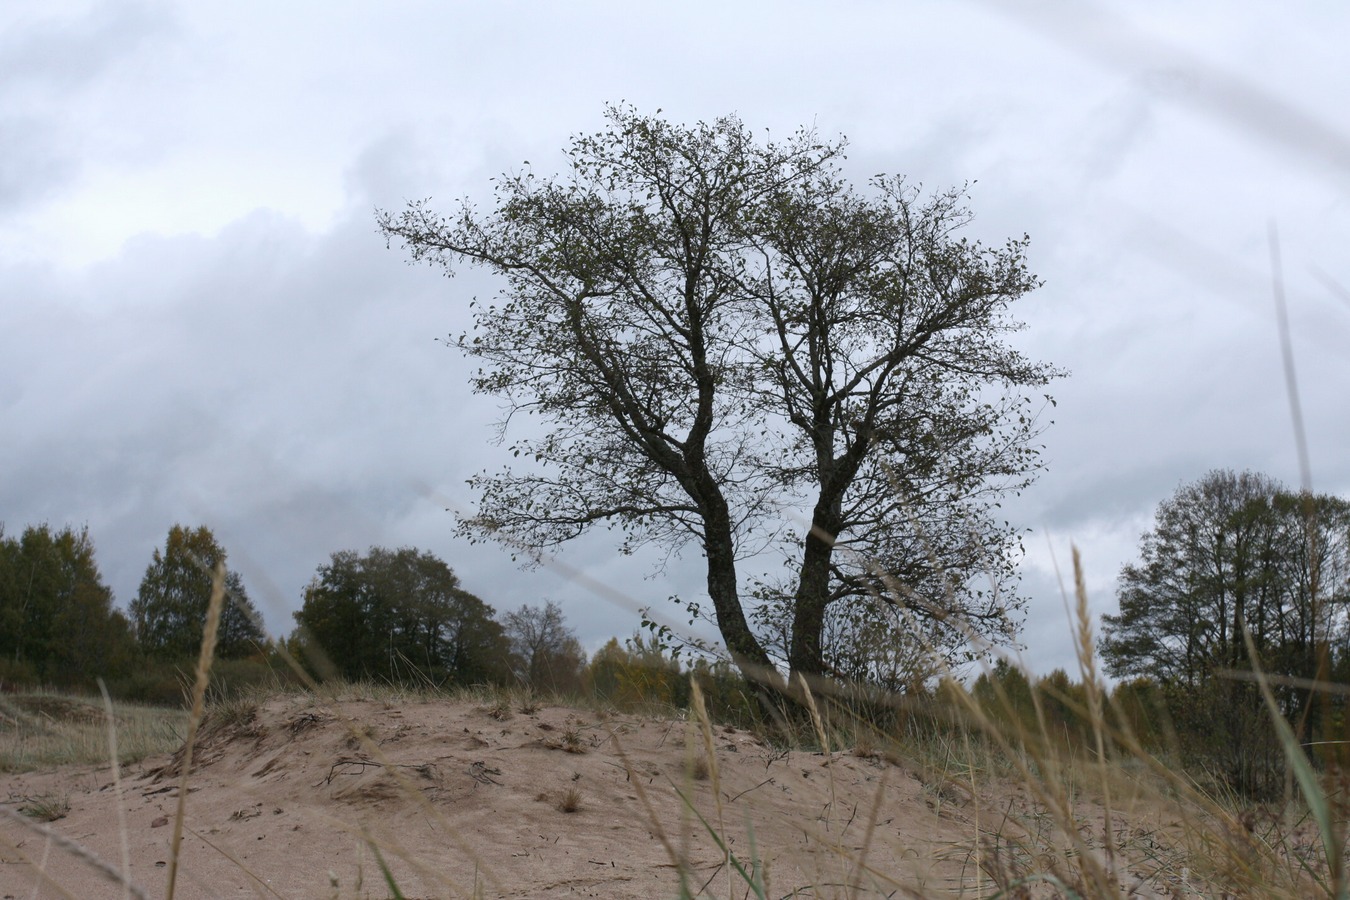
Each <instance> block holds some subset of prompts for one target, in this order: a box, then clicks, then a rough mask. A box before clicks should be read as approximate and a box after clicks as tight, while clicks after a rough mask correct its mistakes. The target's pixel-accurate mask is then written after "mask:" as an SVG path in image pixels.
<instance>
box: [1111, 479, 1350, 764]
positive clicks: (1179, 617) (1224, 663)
mask: <svg viewBox="0 0 1350 900" xmlns="http://www.w3.org/2000/svg"><path fill="white" fill-rule="evenodd" d="M1117 596H1118V598H1119V601H1120V612H1119V614H1117V615H1107V616H1103V617H1102V619H1103V636H1102V641H1101V650H1102V656H1103V658H1104V659H1105V661H1106V664H1107V668H1108V671H1110V672H1111V673H1112V674H1113V675H1116V676H1146V677H1148V678H1150V679H1152V680H1153V681H1154V682H1156V683H1157V684H1158V685H1159V687H1160V689H1161V690H1162V692H1163V693H1164V695H1165V696H1167V697H1168V698H1169V705H1170V708H1171V712H1172V715H1173V718H1174V720H1175V722H1176V726H1177V729H1178V731H1179V732H1182V733H1189V734H1191V735H1195V736H1203V738H1202V739H1201V740H1200V744H1201V745H1202V746H1201V747H1200V750H1202V751H1203V752H1206V753H1211V752H1220V751H1221V752H1222V754H1223V756H1224V758H1225V760H1226V762H1225V765H1226V766H1227V769H1228V771H1227V772H1226V774H1228V776H1229V777H1230V779H1231V780H1232V781H1233V782H1234V783H1235V785H1236V786H1238V787H1240V788H1242V789H1244V790H1246V789H1251V790H1258V791H1259V790H1263V789H1264V788H1265V787H1266V781H1268V779H1269V777H1270V771H1273V770H1272V769H1271V766H1270V763H1271V761H1272V760H1273V761H1278V760H1279V758H1280V749H1279V746H1278V745H1277V744H1275V743H1274V733H1273V731H1271V729H1270V724H1269V722H1268V717H1267V716H1266V714H1265V712H1264V710H1263V709H1262V707H1261V700H1260V697H1259V695H1258V693H1257V691H1256V688H1255V685H1254V684H1252V683H1251V682H1250V680H1244V679H1241V678H1235V677H1233V673H1234V672H1237V671H1241V670H1250V669H1251V668H1252V665H1253V660H1252V658H1251V656H1250V654H1249V653H1248V650H1247V646H1246V641H1245V639H1244V629H1246V630H1247V631H1249V632H1250V634H1251V640H1252V644H1253V646H1254V648H1255V650H1256V655H1257V658H1256V660H1255V661H1256V662H1258V663H1259V664H1260V666H1261V668H1262V669H1263V670H1265V671H1266V672H1268V673H1272V674H1274V675H1278V676H1288V677H1291V678H1293V679H1299V680H1302V681H1303V682H1304V683H1306V682H1307V681H1309V680H1317V679H1319V678H1320V679H1323V680H1324V679H1326V678H1327V677H1328V676H1329V675H1330V674H1331V672H1332V670H1333V668H1335V667H1337V666H1343V665H1344V664H1345V662H1346V659H1347V651H1350V633H1347V627H1348V626H1350V617H1348V613H1350V502H1347V501H1345V500H1343V499H1341V498H1338V497H1333V496H1329V495H1324V494H1317V495H1314V494H1309V493H1304V492H1293V491H1289V490H1287V489H1286V488H1284V487H1283V486H1282V485H1281V484H1280V483H1279V482H1277V481H1275V480H1274V479H1272V478H1270V477H1268V476H1265V475H1261V474H1258V473H1253V472H1242V473H1235V472H1231V471H1227V470H1216V471H1213V472H1210V473H1209V474H1207V475H1206V476H1204V477H1203V478H1201V479H1200V480H1199V481H1197V482H1195V483H1193V484H1187V485H1183V486H1182V487H1181V488H1180V489H1178V491H1177V492H1176V494H1175V495H1173V496H1172V497H1171V498H1170V499H1168V500H1166V501H1164V502H1163V503H1162V504H1160V505H1159V507H1158V511H1157V514H1156V516H1155V518H1154V525H1153V528H1152V529H1150V530H1149V531H1148V532H1146V533H1145V534H1144V535H1143V537H1142V538H1141V540H1140V560H1139V562H1137V563H1132V564H1129V565H1127V566H1125V567H1124V568H1123V569H1122V570H1121V573H1120V585H1119V589H1118V592H1117ZM1274 690H1275V693H1276V696H1277V699H1278V700H1279V701H1280V705H1281V707H1282V712H1283V713H1284V715H1285V716H1286V717H1287V718H1288V719H1289V720H1290V721H1291V722H1293V723H1294V724H1295V726H1296V727H1299V728H1302V729H1304V730H1305V734H1308V733H1318V732H1319V731H1320V729H1321V728H1322V724H1323V723H1321V722H1320V721H1319V712H1318V705H1317V704H1311V703H1310V701H1311V699H1312V695H1311V694H1310V693H1309V691H1308V690H1306V689H1302V688H1298V687H1295V686H1294V685H1293V684H1291V683H1290V682H1281V683H1279V684H1277V685H1275V686H1274Z"/></svg>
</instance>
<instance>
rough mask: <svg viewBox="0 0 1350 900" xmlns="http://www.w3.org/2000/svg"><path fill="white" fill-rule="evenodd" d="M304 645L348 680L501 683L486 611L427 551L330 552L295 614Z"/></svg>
mask: <svg viewBox="0 0 1350 900" xmlns="http://www.w3.org/2000/svg"><path fill="white" fill-rule="evenodd" d="M295 620H296V622H297V623H298V624H299V625H300V626H301V627H302V642H303V643H304V644H307V645H308V646H309V647H310V648H311V649H313V648H317V649H319V650H322V651H323V654H324V656H325V657H326V658H327V660H329V661H331V664H332V666H333V668H334V669H335V670H336V672H337V674H339V675H341V676H342V677H344V678H347V679H350V680H358V679H369V678H378V679H385V680H392V681H404V682H407V681H424V680H426V679H431V680H434V681H436V682H442V681H446V680H449V681H454V682H456V683H459V684H475V683H484V682H504V681H505V680H506V679H507V677H508V676H509V668H508V665H507V662H506V656H507V651H508V647H507V643H506V639H505V636H504V634H503V632H502V627H501V625H499V624H498V623H497V622H495V621H493V618H492V608H491V607H490V606H488V605H487V604H486V603H484V602H483V601H482V600H480V599H478V598H477V597H475V596H474V595H473V594H471V593H469V592H468V591H466V590H464V589H463V588H461V587H460V582H459V577H458V576H457V575H455V573H454V571H453V570H452V569H451V568H450V567H449V566H448V565H446V564H445V562H444V561H443V560H441V559H439V558H438V557H436V556H435V555H433V554H431V553H426V552H422V551H419V550H417V549H416V548H412V547H403V548H400V549H398V550H387V549H385V548H383V547H372V548H371V549H370V551H369V552H368V553H367V554H366V555H365V556H361V555H359V554H357V553H356V552H354V551H350V550H344V551H341V552H338V553H334V554H333V555H332V558H331V559H330V561H329V562H328V564H327V565H323V566H320V567H319V569H318V571H317V572H316V573H315V576H314V578H313V580H311V581H310V583H309V586H308V587H307V588H306V589H305V599H304V605H303V606H302V607H301V608H300V610H299V611H298V612H296V613H295Z"/></svg>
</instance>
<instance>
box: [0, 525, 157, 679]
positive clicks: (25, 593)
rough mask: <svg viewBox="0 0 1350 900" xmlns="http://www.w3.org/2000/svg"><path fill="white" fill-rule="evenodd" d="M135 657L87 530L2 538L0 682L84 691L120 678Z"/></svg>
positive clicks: (40, 528) (45, 530) (46, 529)
mask: <svg viewBox="0 0 1350 900" xmlns="http://www.w3.org/2000/svg"><path fill="white" fill-rule="evenodd" d="M133 656H134V642H133V640H132V637H131V630H130V627H129V625H128V623H127V620H126V617H125V616H123V615H122V613H121V612H120V611H119V610H117V609H115V608H114V607H113V596H112V590H111V589H109V588H108V586H107V585H106V584H104V582H103V576H102V574H101V573H100V572H99V569H98V564H97V562H96V561H95V559H94V543H93V541H92V540H91V539H90V537H89V532H88V530H85V529H82V530H80V531H75V530H74V529H72V528H69V527H66V528H63V529H61V530H60V531H54V530H53V529H52V528H51V527H50V526H47V525H36V526H29V527H27V528H25V529H24V531H23V533H22V534H21V535H20V536H19V537H17V538H7V537H5V536H4V532H3V530H0V680H11V681H12V680H15V679H23V680H27V679H33V680H36V681H41V682H44V683H47V684H62V685H74V684H79V685H81V686H84V687H88V686H90V685H91V684H92V681H93V678H94V677H96V676H101V677H104V678H110V677H113V676H114V675H120V674H122V673H123V672H125V671H126V670H127V669H128V667H129V666H130V664H131V661H132V658H133Z"/></svg>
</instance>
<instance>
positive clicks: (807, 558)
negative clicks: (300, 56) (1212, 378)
mask: <svg viewBox="0 0 1350 900" xmlns="http://www.w3.org/2000/svg"><path fill="white" fill-rule="evenodd" d="M567 158H568V165H569V169H570V171H569V172H568V173H567V174H566V175H565V176H561V177H558V178H554V179H536V178H535V176H534V175H533V174H532V173H531V172H529V171H525V172H522V173H519V174H513V175H507V176H505V177H504V178H502V179H499V180H498V182H497V202H496V208H495V210H494V211H493V212H491V213H488V214H486V215H484V214H480V212H479V211H478V209H477V208H476V207H474V206H473V205H472V204H470V203H468V202H467V201H466V202H465V203H464V204H463V206H462V208H461V209H460V211H459V212H458V213H457V214H456V215H454V216H452V217H449V218H445V217H441V216H438V215H437V214H436V213H434V212H433V211H432V210H431V209H430V207H429V205H428V203H427V202H426V201H423V202H417V203H413V204H411V205H410V206H409V207H408V208H407V209H406V210H404V211H402V212H401V213H400V214H398V215H394V214H391V213H388V212H381V213H379V214H378V218H379V225H380V228H381V230H382V231H383V233H384V234H385V235H386V238H387V239H390V240H392V239H394V238H397V239H399V240H401V241H402V242H403V243H404V244H405V246H406V247H407V248H408V250H409V252H410V254H411V256H412V259H413V260H414V261H425V262H428V263H431V264H434V265H437V266H440V267H443V268H444V269H445V271H446V272H447V273H451V274H453V268H454V265H455V264H457V263H459V262H468V263H470V264H475V265H481V266H484V267H486V268H488V269H489V270H491V271H493V272H495V273H497V274H498V275H499V276H501V277H502V278H503V279H504V280H505V285H506V286H505V288H504V289H503V291H502V294H501V297H500V299H499V300H498V301H497V302H495V303H492V304H489V305H486V306H484V305H482V304H480V303H479V302H478V301H474V303H473V304H472V307H473V309H474V310H475V332H474V334H473V335H472V336H469V335H467V334H465V335H461V336H460V337H459V338H458V339H452V341H451V343H453V344H454V345H455V346H456V347H458V348H459V349H461V350H462V351H464V352H466V353H467V354H469V355H470V356H473V357H475V358H477V359H478V360H479V361H480V362H481V363H482V368H480V369H479V370H478V373H477V374H476V375H475V376H474V377H473V380H472V383H473V387H474V389H475V390H476V391H478V392H482V393H490V394H495V395H498V396H500V397H502V398H504V399H505V402H506V405H507V408H508V414H507V421H508V422H510V421H512V420H513V417H514V414H515V413H517V412H524V413H527V414H529V415H532V416H534V417H536V418H537V419H538V420H539V421H540V422H541V428H542V432H541V433H531V434H526V435H524V436H520V437H517V438H516V440H515V441H514V442H513V443H512V444H511V445H510V448H509V449H510V451H511V453H512V455H513V456H514V457H516V458H519V459H521V460H523V461H524V462H525V463H526V468H524V469H519V470H513V469H510V468H506V469H503V470H502V471H500V472H497V473H487V472H484V473H480V474H479V475H477V476H476V477H474V478H473V479H471V482H470V483H471V484H472V485H473V486H474V487H475V488H477V490H478V492H479V495H480V503H479V508H478V511H477V513H476V514H475V515H472V516H469V517H466V518H464V519H463V520H462V521H461V527H462V529H463V531H464V532H465V533H466V534H467V535H468V536H470V537H471V538H481V537H483V536H493V537H496V538H499V539H501V540H504V541H506V542H507V543H508V544H510V545H511V546H513V547H516V548H527V549H529V550H530V551H542V550H545V549H548V548H553V547H556V546H557V545H559V544H561V543H563V542H565V541H568V540H570V539H572V538H574V537H576V536H578V535H580V534H582V533H583V532H585V531H586V530H587V529H588V528H590V527H591V526H592V525H595V524H597V523H607V524H609V525H612V526H617V527H619V528H620V529H622V530H623V532H624V534H625V538H624V544H623V548H624V550H625V551H631V550H632V549H633V548H634V547H636V546H637V545H639V544H642V543H645V542H653V543H657V544H662V545H665V546H667V547H668V548H670V549H672V550H676V551H678V550H679V549H680V548H682V547H684V546H685V545H687V544H690V543H692V544H694V545H695V546H697V547H698V548H699V550H700V551H701V552H702V554H703V556H704V557H705V560H706V570H707V592H708V598H709V600H710V601H711V605H712V617H713V618H714V619H715V621H716V624H717V626H718V628H719V630H720V632H721V635H722V638H723V640H724V641H725V643H726V646H727V648H728V650H729V651H730V653H731V656H732V657H733V659H734V660H735V661H736V662H737V663H738V664H739V665H741V666H742V668H744V669H746V670H747V671H749V672H751V673H753V674H754V675H756V676H757V677H760V678H765V677H767V678H770V679H772V678H774V676H775V673H776V671H777V670H776V669H775V668H774V667H773V663H774V662H775V661H777V662H779V663H786V664H787V665H788V666H789V667H790V669H791V671H792V672H794V673H798V672H799V673H802V674H805V675H817V674H820V673H822V672H825V671H826V670H827V658H826V657H827V652H826V647H825V630H826V624H827V621H828V620H829V619H830V617H831V615H832V614H837V615H839V616H842V617H843V618H845V619H847V618H849V617H850V615H851V613H850V612H849V610H850V608H851V607H856V606H858V605H859V604H863V605H866V604H869V603H874V602H875V601H876V600H877V599H878V598H882V599H883V600H884V602H885V603H886V604H888V605H890V606H891V607H894V608H895V609H897V610H899V611H900V613H901V614H900V615H898V616H873V617H872V619H873V621H875V622H881V623H887V624H888V625H889V627H892V628H901V629H907V628H911V627H916V626H915V625H914V623H916V622H917V623H937V624H938V626H939V628H938V630H941V631H944V632H946V634H945V635H944V636H943V637H941V638H940V639H939V640H938V641H937V647H936V649H937V650H938V652H955V651H956V650H957V649H960V648H963V647H965V646H966V637H967V636H968V635H969V634H972V633H975V634H980V635H982V636H984V637H988V638H993V639H1001V640H1006V639H1009V638H1010V637H1011V636H1012V635H1013V633H1014V632H1015V630H1016V627H1017V619H1018V616H1017V613H1018V610H1019V608H1020V605H1021V601H1020V600H1019V599H1018V598H1017V597H1015V596H1014V595H1013V594H1011V593H1010V591H1009V587H1010V585H1011V583H1012V581H1013V580H1014V579H1015V573H1014V570H1013V562H1014V558H1015V555H1016V552H1017V550H1018V531H1017V529H1015V528H1014V527H1012V526H1010V525H1008V524H1007V523H1000V522H998V521H997V520H996V519H995V518H994V516H993V514H992V510H993V508H994V506H995V505H996V503H997V501H998V499H999V498H1001V497H1004V496H1006V495H1009V494H1015V493H1016V492H1018V491H1020V490H1021V489H1023V488H1024V487H1026V486H1027V485H1028V484H1029V483H1030V482H1031V480H1032V478H1033V477H1034V475H1035V474H1036V472H1037V471H1038V469H1039V467H1040V464H1039V462H1038V458H1037V451H1038V448H1037V446H1036V445H1035V444H1034V441H1035V439H1036V436H1037V435H1038V433H1039V430H1040V427H1041V426H1040V424H1039V423H1038V420H1037V413H1038V411H1039V408H1038V407H1036V406H1035V403H1036V402H1039V401H1040V400H1041V398H1040V397H1039V396H1038V397H1037V398H1036V400H1035V401H1033V399H1032V397H1030V396H1026V395H1025V393H1024V392H1025V391H1026V390H1027V389H1037V390H1039V389H1040V388H1042V387H1043V386H1044V385H1046V384H1047V383H1048V382H1049V380H1051V379H1052V378H1054V377H1056V376H1058V375H1059V374H1060V373H1059V372H1057V371H1056V370H1054V369H1053V368H1051V367H1050V366H1047V365H1044V364H1040V363H1034V362H1031V361H1029V360H1027V359H1026V358H1025V357H1024V356H1022V355H1021V354H1020V353H1018V352H1017V351H1016V350H1014V349H1013V348H1011V347H1010V346H1008V345H1007V344H1006V343H1004V341H1003V337H1004V335H1006V334H1008V333H1010V332H1013V331H1016V330H1019V329H1020V328H1021V325H1020V324H1019V323H1017V322H1015V321H1013V320H1012V319H1010V318H1009V316H1008V308H1009V306H1010V304H1012V303H1013V302H1014V301H1015V300H1017V299H1018V298H1019V297H1021V296H1022V295H1023V294H1025V293H1027V292H1028V291H1031V290H1032V289H1034V288H1035V287H1037V286H1038V285H1039V282H1038V280H1037V279H1036V278H1035V277H1034V276H1033V275H1032V274H1031V273H1030V272H1029V271H1028V268H1027V264H1026V259H1025V251H1026V247H1027V238H1026V237H1025V236H1024V237H1022V238H1018V239H1013V240H1009V241H1008V242H1007V243H1006V244H1005V245H1004V246H1002V247H999V248H995V249H990V248H986V247H984V246H983V245H981V244H980V243H979V242H977V241H971V240H969V239H967V238H964V237H961V236H960V235H959V233H960V231H961V230H962V228H963V227H965V226H966V225H968V224H969V223H970V221H971V218H972V217H971V214H970V212H969V211H968V210H967V209H966V207H965V206H964V202H965V192H964V190H960V189H957V190H949V191H946V192H942V193H938V194H935V195H932V196H928V197H924V196H922V195H921V193H920V191H919V190H918V189H916V188H913V187H911V186H909V185H908V184H906V183H905V181H904V180H903V179H900V178H894V177H885V176H878V177H877V178H874V179H873V180H872V181H871V182H870V187H869V189H868V190H867V191H866V192H860V191H857V190H855V189H854V188H853V187H852V186H851V185H850V184H849V183H848V182H847V181H846V180H845V179H844V177H843V175H842V172H841V160H842V159H843V143H842V142H838V143H824V142H821V141H819V140H818V139H817V138H816V136H815V135H814V134H812V133H810V132H805V131H803V132H799V133H797V134H796V135H795V136H793V137H792V138H791V139H789V140H788V141H786V142H785V143H774V142H764V143H760V142H757V141H756V140H755V138H754V137H753V136H752V134H751V133H750V131H749V130H748V129H747V128H746V127H745V126H744V125H742V123H741V122H740V121H739V120H738V119H736V118H734V117H728V118H724V119H719V120H717V121H716V122H714V123H712V124H700V125H697V126H694V127H683V126H679V125H673V124H670V123H667V122H665V121H662V120H660V119H658V118H647V117H643V116H640V115H639V114H638V113H637V112H635V111H634V110H632V109H630V108H611V109H609V111H608V126H607V127H606V128H605V129H604V130H603V131H602V132H600V133H598V134H595V135H590V136H581V137H577V138H575V139H574V140H573V142H572V145H571V148H570V150H569V151H568V153H567ZM1033 393H1034V392H1033ZM1048 399H1049V398H1048V397H1045V398H1044V400H1045V401H1047V402H1048ZM503 428H504V429H505V423H504V425H503ZM504 436H505V432H504V431H503V437H504ZM798 516H799V517H800V518H801V519H803V520H805V521H807V522H809V525H805V526H804V527H803V528H802V529H801V530H800V531H798V530H795V529H793V528H790V527H788V526H787V525H785V524H784V523H785V522H791V521H793V519H794V517H798ZM774 555H776V556H778V557H779V558H780V559H781V561H782V563H783V566H784V568H785V569H786V571H787V574H786V575H783V576H782V577H770V576H765V575H751V574H750V573H747V572H746V571H743V570H745V569H747V568H749V565H750V563H751V561H755V562H756V564H760V565H762V564H764V563H763V562H762V560H764V559H767V558H771V557H772V556H774ZM976 573H979V574H980V576H981V578H980V579H979V580H978V581H977V579H976V578H975V576H976ZM991 579H992V582H993V584H994V585H995V589H990V590H982V589H981V588H980V587H978V585H979V584H989V583H990V581H991ZM752 584H753V585H758V587H757V588H752ZM756 605H762V606H767V607H769V609H768V611H767V612H766V615H768V616H769V617H770V618H771V619H773V620H775V621H778V622H779V623H780V624H781V625H782V628H783V635H784V637H785V641H784V642H782V645H781V646H779V644H778V643H775V642H770V643H766V642H765V640H764V637H763V635H762V634H757V633H756V630H755V628H754V627H752V624H751V621H752V620H751V617H750V616H749V615H748V614H747V607H750V608H752V609H753V608H754V607H755V606H756ZM694 606H695V607H698V604H697V603H695V604H694ZM917 627H919V628H920V629H922V628H923V627H925V626H924V625H918V626H917Z"/></svg>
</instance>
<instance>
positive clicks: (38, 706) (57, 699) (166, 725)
mask: <svg viewBox="0 0 1350 900" xmlns="http://www.w3.org/2000/svg"><path fill="white" fill-rule="evenodd" d="M113 717H114V720H115V722H116V726H117V747H118V758H119V759H120V761H121V762H122V763H123V764H126V763H135V762H139V761H140V760H142V759H145V758H146V757H148V756H155V755H157V754H160V753H168V752H171V751H173V750H174V749H176V748H177V747H178V746H180V745H181V744H182V742H183V732H184V727H185V726H186V724H187V714H186V713H184V712H183V711H182V710H172V709H164V708H161V707H154V706H141V705H137V704H129V703H117V704H114V706H113ZM107 761H108V726H107V716H106V714H105V713H104V710H103V707H102V706H101V705H100V704H99V702H98V701H96V700H90V699H86V698H83V697H75V696H69V695H65V694H59V693H50V692H32V693H24V694H8V695H0V772H30V771H34V770H38V769H50V768H53V767H56V766H64V765H93V764H97V763H106V762H107Z"/></svg>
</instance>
